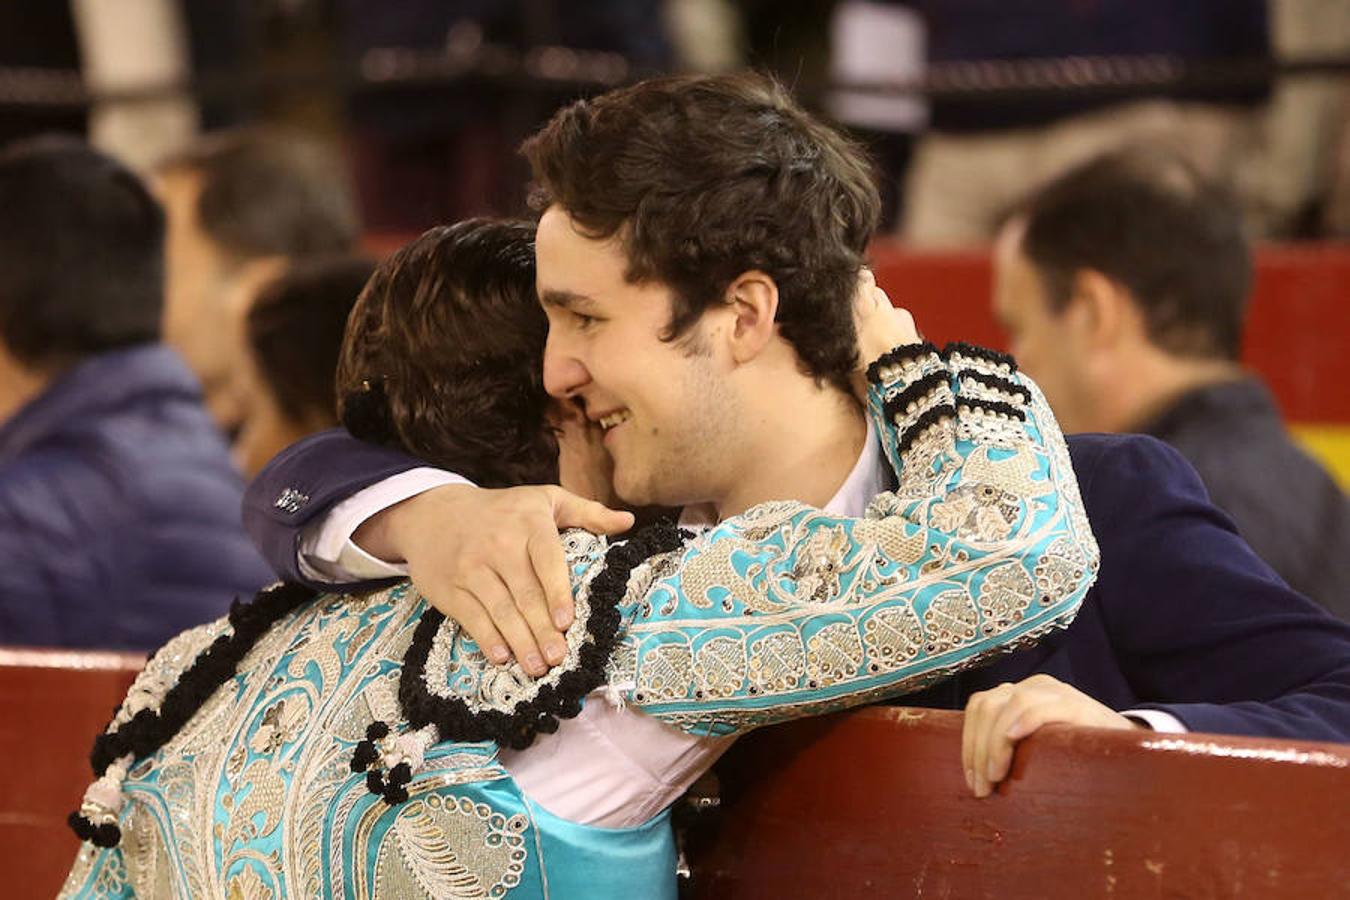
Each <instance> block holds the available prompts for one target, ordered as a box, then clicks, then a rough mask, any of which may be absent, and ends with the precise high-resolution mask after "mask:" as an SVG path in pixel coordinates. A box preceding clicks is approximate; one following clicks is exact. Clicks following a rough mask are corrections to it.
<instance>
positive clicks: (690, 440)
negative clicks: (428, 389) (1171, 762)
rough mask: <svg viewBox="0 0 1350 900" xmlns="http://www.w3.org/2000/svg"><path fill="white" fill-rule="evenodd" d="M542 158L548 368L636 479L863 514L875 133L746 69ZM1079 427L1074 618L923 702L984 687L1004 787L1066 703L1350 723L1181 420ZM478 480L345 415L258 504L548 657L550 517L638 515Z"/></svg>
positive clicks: (555, 602) (1307, 625) (980, 729)
mask: <svg viewBox="0 0 1350 900" xmlns="http://www.w3.org/2000/svg"><path fill="white" fill-rule="evenodd" d="M524 152H525V155H526V156H527V158H528V159H529V161H530V164H531V167H532V169H533V171H534V175H535V179H536V183H537V186H538V192H537V195H536V200H537V203H538V208H539V209H540V210H541V211H542V216H541V219H540V222H539V229H538V235H537V239H536V240H537V244H536V254H537V259H538V283H539V294H540V299H541V301H542V302H543V304H544V307H545V309H546V311H547V314H548V318H549V323H550V332H549V336H548V343H547V347H546V351H545V361H544V377H545V381H546V385H547V388H548V390H549V392H550V393H552V394H553V395H554V396H556V397H560V398H566V399H570V400H572V401H574V402H575V403H576V405H577V406H578V408H579V409H581V410H584V412H585V413H586V415H587V416H588V417H589V418H590V419H591V420H592V421H594V422H595V423H596V425H597V427H599V428H601V429H604V431H605V435H604V444H605V446H606V448H607V449H608V450H609V452H610V454H611V456H612V457H613V461H614V485H615V490H616V493H617V494H618V496H620V497H622V498H623V499H624V500H626V501H628V502H630V503H634V504H659V505H667V506H682V507H684V508H685V512H684V515H685V516H686V517H688V518H691V519H692V518H694V517H723V516H727V515H731V514H734V513H736V512H739V511H741V510H743V509H745V508H746V507H747V506H749V505H752V504H755V503H757V502H760V501H765V500H771V499H797V500H802V501H806V502H809V503H813V504H817V505H826V506H827V507H829V508H832V509H836V510H838V511H841V512H844V513H848V514H856V512H858V511H860V510H861V509H862V507H863V505H864V504H865V502H866V500H867V499H868V498H870V497H871V496H872V495H873V494H875V493H876V491H877V489H878V487H879V485H881V484H883V483H884V481H883V479H884V473H883V472H881V471H880V469H879V460H880V456H879V452H878V451H879V448H878V446H877V444H876V442H875V440H873V439H871V438H869V437H868V433H867V430H866V425H865V423H864V420H863V417H862V415H861V412H860V410H859V409H858V408H857V407H856V405H855V404H854V403H853V401H852V400H851V399H850V397H849V396H848V394H847V391H846V389H845V386H846V383H847V378H848V373H849V371H850V370H851V368H852V366H853V362H854V358H855V355H856V348H855V346H854V344H855V337H854V334H853V328H852V323H851V319H850V298H851V296H852V293H853V290H854V286H855V284H856V279H857V275H858V271H859V268H860V267H861V266H862V264H863V251H864V248H865V247H866V244H867V242H868V240H869V239H870V237H871V235H872V229H873V226H874V224H875V221H876V215H877V199H876V192H875V189H874V187H873V185H872V182H871V180H870V177H869V175H868V172H867V167H866V165H865V163H864V161H863V160H862V159H861V158H860V156H859V155H858V154H857V152H856V151H855V150H854V148H853V147H852V146H851V145H849V144H848V143H847V142H846V141H844V140H843V139H842V138H840V137H839V136H838V135H837V134H835V133H834V132H832V131H831V130H829V129H828V128H826V127H825V126H823V125H822V124H820V123H818V122H816V121H815V120H813V119H812V118H811V117H810V116H808V115H807V114H806V113H805V112H803V111H802V110H801V109H800V108H799V107H797V106H796V105H795V103H793V101H792V100H791V99H790V98H789V97H788V96H787V95H786V93H785V92H784V91H783V90H782V89H781V88H780V87H778V86H777V85H774V84H773V83H772V82H769V81H767V80H765V79H761V78H758V77H755V76H751V75H735V76H720V77H711V78H667V79H658V80H654V81H649V82H644V83H641V84H638V85H635V86H633V87H629V88H625V89H622V90H619V91H615V92H612V93H609V94H606V95H603V96H601V97H598V98H595V99H593V100H586V101H581V102H578V103H576V104H574V105H572V106H570V107H568V108H566V109H564V110H562V111H561V112H559V113H558V114H557V115H556V116H555V117H554V118H553V120H552V121H551V122H550V123H549V124H548V125H547V126H545V128H544V129H543V130H542V131H541V132H540V133H539V134H537V135H536V136H535V137H533V138H531V139H530V141H528V142H527V143H526V145H525V148H524ZM1070 449H1071V453H1072V457H1073V464H1074V467H1075V470H1076V472H1077V475H1078V478H1079V481H1080V484H1081V485H1082V486H1083V490H1084V502H1085V506H1086V508H1087V510H1088V514H1089V516H1090V518H1091V521H1092V524H1093V527H1094V531H1095V533H1096V536H1097V540H1098V543H1099V544H1100V546H1101V549H1102V562H1103V565H1102V571H1101V575H1100V579H1099V581H1098V584H1097V587H1096V588H1094V589H1093V590H1092V592H1090V593H1089V595H1088V599H1087V600H1086V601H1085V603H1084V605H1083V609H1082V610H1081V611H1080V613H1079V616H1078V619H1077V621H1076V622H1075V623H1074V625H1073V626H1072V627H1071V628H1070V629H1069V630H1068V631H1067V632H1065V633H1064V635H1063V636H1062V637H1061V638H1060V639H1058V640H1054V641H1048V642H1045V643H1043V644H1041V645H1038V646H1036V647H1033V648H1030V649H1027V650H1024V651H1021V652H1019V653H1014V654H1012V655H1010V656H1009V657H1007V658H1006V659H1004V660H1002V661H1000V662H998V663H995V664H993V665H990V666H988V667H986V668H985V669H983V670H980V671H978V672H974V673H967V674H966V675H963V676H961V677H960V678H958V679H954V680H952V681H950V682H948V683H946V684H944V685H942V686H941V687H939V688H937V689H935V690H934V691H932V692H930V693H929V694H928V695H926V696H925V697H923V698H915V700H916V702H926V703H931V704H937V705H943V706H952V707H957V708H960V707H967V708H968V709H969V715H968V717H967V725H966V758H965V761H964V762H965V767H966V769H967V771H968V778H969V781H970V783H971V786H972V789H973V790H974V791H975V792H976V793H977V794H981V795H983V794H987V793H988V792H989V790H990V789H991V785H992V784H993V783H995V782H997V781H999V780H1001V779H1002V778H1003V777H1004V775H1005V774H1006V772H1007V771H1008V765H1009V763H1010V760H1011V752H1012V748H1013V746H1014V744H1015V743H1016V741H1018V740H1020V739H1021V738H1022V737H1025V736H1026V735H1027V734H1029V733H1031V732H1032V731H1034V730H1035V729H1036V728H1037V727H1039V726H1040V725H1043V724H1047V723H1049V722H1070V723H1076V724H1087V725H1099V726H1105V727H1120V728H1129V727H1145V723H1147V725H1149V726H1152V727H1158V728H1168V729H1174V730H1178V729H1186V728H1191V729H1196V730H1207V731H1222V732H1230V733H1248V734H1271V735H1276V734H1278V735H1286V736H1295V737H1308V738H1323V739H1334V740H1350V628H1347V627H1345V626H1343V625H1341V624H1340V623H1337V622H1336V621H1335V620H1333V619H1331V618H1330V617H1329V616H1327V615H1325V614H1324V613H1323V612H1321V611H1320V610H1319V609H1317V608H1316V607H1315V606H1313V605H1312V604H1311V603H1309V602H1308V601H1306V600H1304V599H1303V598H1301V597H1299V596H1298V595H1296V594H1294V593H1293V592H1292V591H1290V590H1289V589H1288V588H1287V587H1286V586H1285V585H1283V583H1281V582H1280V581H1279V580H1278V579H1277V578H1275V577H1274V576H1273V574H1272V573H1271V572H1270V570H1269V569H1268V568H1266V567H1265V566H1264V565H1263V564H1262V563H1261V562H1260V561H1259V560H1258V559H1256V557H1255V556H1254V555H1253V554H1252V553H1251V551H1250V549H1249V548H1248V547H1247V546H1246V545H1245V544H1244V543H1243V542H1242V540H1241V539H1240V538H1239V537H1238V536H1237V534H1236V533H1235V532H1234V531H1233V530H1232V528H1231V526H1230V524H1229V523H1228V522H1227V520H1226V519H1224V518H1223V517H1222V516H1221V515H1220V514H1218V513H1217V512H1216V511H1215V510H1214V509H1213V507H1212V506H1210V505H1209V503H1208V501H1207V500H1206V499H1205V496H1204V491H1203V488H1202V487H1201V486H1200V484H1199V481H1198V480H1197V479H1196V476H1195V474H1194V472H1193V471H1192V470H1191V469H1190V468H1189V467H1188V466H1187V465H1186V464H1185V463H1184V461H1182V460H1181V459H1180V457H1179V456H1177V454H1175V453H1174V452H1173V451H1170V450H1169V449H1168V448H1166V447H1165V446H1164V445H1162V444H1161V443H1159V442H1156V441H1152V440H1149V439H1145V438H1134V437H1099V436H1094V437H1087V438H1078V439H1072V440H1071V442H1070ZM455 481H456V479H455V477H454V476H452V475H449V474H446V473H436V472H434V471H431V470H428V469H425V468H420V467H419V466H418V463H417V462H416V461H415V460H410V459H408V458H407V457H403V456H400V455H398V454H392V453H390V452H388V451H386V450H384V449H382V448H377V447H371V446H365V445H361V444H360V443H358V442H355V441H353V440H351V439H350V438H346V437H344V436H342V435H338V434H329V435H327V436H324V437H321V438H318V439H316V440H312V441H310V442H307V443H306V444H303V445H298V446H297V447H296V448H294V449H293V450H292V451H289V452H287V453H286V454H284V455H283V456H282V457H279V459H278V461H277V462H276V463H274V465H273V466H272V467H271V468H270V469H269V470H268V471H266V472H264V473H263V475H262V476H261V477H260V478H259V479H258V480H257V481H255V482H254V485H253V486H252V488H251V491H250V496H249V500H248V502H247V505H246V517H247V520H248V524H249V527H250V530H251V531H252V532H253V533H254V535H255V538H256V539H257V540H258V541H259V543H260V545H261V546H263V547H264V549H265V551H266V552H267V554H268V556H269V558H270V559H271V560H272V562H273V564H274V565H275V566H277V567H278V569H279V571H282V572H284V573H286V574H288V575H290V576H291V577H308V578H311V579H316V578H317V579H319V580H327V581H328V582H329V583H331V582H333V581H355V580H357V579H363V578H378V577H390V576H395V575H398V574H400V573H402V574H408V573H410V574H411V575H412V577H413V579H414V581H416V582H417V584H418V587H419V589H420V590H422V592H423V593H424V594H425V595H426V596H427V598H428V599H429V600H430V601H431V602H432V603H433V604H434V605H435V606H437V608H439V609H441V610H442V611H444V612H446V614H447V615H450V616H452V617H454V618H456V619H458V620H459V621H460V622H462V623H463V624H464V626H465V628H466V630H468V631H469V633H470V634H472V635H473V637H474V638H475V640H476V641H477V642H478V643H479V645H480V646H482V647H484V648H486V650H487V652H488V653H489V654H490V655H493V656H495V657H496V658H498V659H504V658H505V657H506V656H507V655H508V653H514V654H515V656H516V657H517V659H519V660H520V661H521V663H522V665H523V666H525V667H526V668H527V669H528V670H530V671H532V672H537V671H542V670H543V669H544V668H545V667H546V666H547V663H548V662H552V661H554V660H555V659H556V658H560V654H559V653H558V652H557V651H558V646H557V642H558V641H559V635H558V632H557V628H558V627H562V626H565V625H566V624H567V622H568V616H567V613H566V610H567V609H570V595H569V594H568V593H567V591H566V580H565V578H562V577H561V572H560V571H558V568H559V567H558V566H557V565H556V564H555V563H556V562H557V560H556V559H555V560H551V559H550V558H549V557H548V554H547V549H546V548H547V546H550V545H551V546H555V547H556V528H557V527H558V526H561V525H579V526H583V527H589V528H591V529H592V530H602V529H615V528H622V527H624V526H625V525H626V524H627V517H626V516H622V515H619V514H613V513H610V512H608V511H606V510H603V509H602V508H599V507H597V506H595V505H586V504H584V503H583V502H582V501H579V500H578V499H577V498H574V497H572V496H570V495H567V494H564V493H563V492H561V491H560V490H558V489H557V488H545V487H539V488H515V489H511V490H508V491H496V492H489V491H481V490H479V489H477V488H474V487H472V486H469V485H466V484H464V483H463V482H462V479H460V480H459V483H454V482H455ZM437 485H441V486H440V487H436V486H437ZM428 488H432V489H430V490H429V489H428ZM363 523H364V524H363ZM358 527H359V528H360V530H359V531H358ZM353 535H355V539H353ZM297 551H298V552H297ZM383 560H406V561H407V565H406V568H405V567H403V566H401V565H392V564H390V563H388V562H384V561H383ZM1070 568H1072V566H1071V567H1070ZM1045 577H1047V578H1052V577H1053V573H1046V576H1045ZM550 610H553V611H554V614H553V616H552V619H551V618H550ZM1275 624H1278V625H1279V628H1278V629H1275V628H1273V627H1272V626H1273V625H1275ZM1258 661H1259V662H1258ZM1119 711H1126V712H1127V713H1128V714H1129V715H1128V717H1127V716H1126V715H1125V714H1122V712H1119Z"/></svg>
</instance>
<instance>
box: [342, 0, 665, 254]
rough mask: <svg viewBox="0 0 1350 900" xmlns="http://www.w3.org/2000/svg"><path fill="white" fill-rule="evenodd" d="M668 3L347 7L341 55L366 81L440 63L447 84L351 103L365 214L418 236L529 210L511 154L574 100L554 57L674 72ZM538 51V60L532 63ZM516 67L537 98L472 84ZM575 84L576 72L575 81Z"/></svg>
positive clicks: (395, 90) (492, 1)
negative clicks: (561, 51) (547, 51)
mask: <svg viewBox="0 0 1350 900" xmlns="http://www.w3.org/2000/svg"><path fill="white" fill-rule="evenodd" d="M663 6H664V4H663V2H662V0H588V2H586V3H564V2H561V0H387V2H382V3H369V2H366V0H340V2H339V10H340V16H339V19H340V21H341V30H342V35H341V46H342V52H343V53H344V54H345V56H346V57H347V61H348V63H349V64H350V65H352V66H353V67H354V68H356V69H358V70H359V71H362V72H383V71H388V70H390V69H397V68H398V67H399V65H400V63H401V62H406V61H408V60H412V61H413V63H412V64H413V65H415V64H416V62H417V61H421V62H422V63H423V64H425V63H426V62H427V61H428V60H435V61H436V63H437V65H438V66H439V70H440V72H441V74H442V76H444V74H446V73H447V72H448V73H449V74H450V75H458V76H459V77H458V78H452V79H449V80H446V79H444V78H443V77H442V79H441V80H437V79H436V78H430V79H425V80H422V81H420V82H413V83H406V84H404V85H402V86H399V87H392V86H389V85H386V86H385V88H384V89H383V90H381V91H379V92H377V93H369V94H358V95H355V96H353V97H352V98H351V103H350V111H351V124H352V132H353V138H354V140H353V150H354V157H355V161H356V168H357V173H358V182H359V184H360V190H361V205H362V209H363V210H364V212H365V215H366V219H367V221H368V222H369V223H370V224H371V226H372V227H373V228H378V229H386V230H398V231H407V232H420V231H422V230H424V229H426V228H428V227H430V226H432V225H436V224H441V223H444V222H447V221H454V220H458V219H463V218H466V217H468V216H473V215H481V214H484V213H491V212H495V213H499V214H500V213H512V212H518V211H522V210H524V208H525V203H524V201H525V194H524V191H523V189H522V188H523V186H524V184H525V180H526V178H525V171H524V169H523V167H522V166H521V163H520V161H519V160H518V158H517V157H516V154H515V148H516V145H517V144H519V143H520V141H521V140H523V139H524V138H525V137H526V135H528V134H530V133H531V132H533V131H534V129H535V128H536V127H538V126H539V125H540V124H541V123H542V122H544V121H545V120H546V119H547V118H548V117H549V116H550V115H552V113H553V111H554V110H555V109H556V108H557V107H558V106H559V105H561V104H562V103H563V102H566V101H567V100H570V99H573V98H574V96H575V92H576V90H577V88H576V87H575V86H573V85H571V84H570V82H569V77H570V75H569V72H568V71H567V68H566V61H565V59H560V60H558V61H557V65H558V68H557V69H556V70H555V69H549V70H547V71H545V69H544V68H543V67H542V65H541V64H540V62H539V60H540V57H538V55H537V54H539V53H540V51H541V50H543V49H544V48H548V47H564V48H568V49H570V50H585V51H597V52H608V53H612V54H615V55H616V57H617V60H616V62H617V65H618V66H620V67H622V68H621V69H620V70H619V71H618V72H617V73H616V74H617V78H618V79H619V80H624V79H627V78H634V77H637V76H638V75H639V74H642V73H648V74H649V73H652V72H657V71H662V70H665V69H667V68H669V66H670V64H671V63H672V61H673V51H672V48H671V44H670V40H669V37H668V35H667V31H666V18H665V16H664V15H663V13H664V9H663ZM531 51H533V52H534V54H536V55H535V56H534V57H531ZM517 61H519V62H520V69H519V72H520V74H521V75H523V76H524V77H525V78H526V79H530V78H533V79H535V80H534V81H533V82H527V84H528V86H529V87H530V88H532V89H531V90H521V89H520V85H519V84H518V83H516V84H513V83H510V82H504V81H503V80H501V79H493V78H491V77H487V78H476V77H475V75H476V74H485V73H486V72H490V71H492V70H493V69H494V67H495V68H497V69H507V70H509V69H510V68H511V67H512V66H514V65H515V64H516V63H517ZM572 74H575V73H572Z"/></svg>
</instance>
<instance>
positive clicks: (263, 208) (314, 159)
mask: <svg viewBox="0 0 1350 900" xmlns="http://www.w3.org/2000/svg"><path fill="white" fill-rule="evenodd" d="M156 174H157V179H156V180H157V185H158V188H159V192H160V196H161V198H162V199H163V201H164V204H165V207H166V209H167V212H168V216H169V240H168V258H167V263H168V270H167V271H168V290H167V299H166V308H165V317H164V323H165V325H164V328H165V331H164V336H165V340H166V341H168V342H169V344H171V345H172V346H173V347H174V348H175V349H176V350H178V352H179V353H181V354H182V355H183V357H184V358H185V359H186V360H187V362H188V365H189V366H190V367H191V368H192V370H193V371H194V372H196V374H197V377H198V378H200V379H201V381H202V386H203V388H204V390H205V392H206V399H207V406H208V408H209V409H210V410H211V413H212V415H213V417H214V418H215V419H216V422H217V423H218V424H219V425H220V426H221V427H222V428H224V429H225V430H226V431H234V430H235V429H236V428H237V427H238V426H239V420H240V416H241V411H240V409H239V398H238V396H237V395H236V394H235V393H234V391H233V390H232V385H233V384H234V382H235V380H236V379H235V377H234V375H235V373H234V372H233V371H232V366H233V365H234V361H235V360H236V359H237V358H238V357H239V355H240V351H241V348H239V347H238V346H236V345H235V344H234V343H233V342H231V341H230V340H227V339H225V338H224V337H223V336H224V335H231V334H236V333H237V330H235V329H232V328H231V318H232V316H234V315H237V313H238V311H239V310H238V306H239V305H240V304H241V303H242V302H244V301H242V300H241V299H240V298H241V297H251V296H252V294H253V293H254V292H255V291H256V289H257V287H258V286H259V285H260V284H261V282H262V281H264V280H267V279H269V278H270V277H272V276H274V275H275V274H276V273H277V272H278V271H279V270H280V269H281V268H282V267H283V266H284V264H285V263H286V262H288V261H294V260H297V259H303V258H305V257H310V256H320V255H334V254H343V253H348V252H350V251H351V250H352V248H353V247H354V245H355V243H356V241H357V238H358V237H359V235H360V219H359V216H358V215H357V211H356V203H355V200H354V197H353V194H352V191H351V187H350V184H349V179H348V176H347V172H346V168H345V166H344V165H343V163H342V161H341V160H340V159H338V158H337V157H336V156H335V155H334V154H333V153H331V152H330V151H329V150H328V149H327V148H326V147H324V146H322V145H320V144H319V143H317V142H315V141H313V140H311V139H306V138H304V137H302V136H300V135H295V134H289V133H281V132H272V131H265V130H239V131H227V132H221V133H219V134H214V135H206V136H205V137H203V138H202V139H201V140H200V141H199V142H198V143H197V144H195V145H194V146H192V147H190V148H188V149H187V150H185V151H184V152H183V153H180V154H178V155H176V156H173V157H171V158H169V159H167V160H165V161H164V162H163V163H161V164H160V165H159V167H158V168H157V170H156Z"/></svg>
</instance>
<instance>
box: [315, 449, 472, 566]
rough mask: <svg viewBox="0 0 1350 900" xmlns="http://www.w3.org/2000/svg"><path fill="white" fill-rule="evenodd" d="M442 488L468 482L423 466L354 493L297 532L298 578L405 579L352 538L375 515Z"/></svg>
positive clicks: (470, 483)
mask: <svg viewBox="0 0 1350 900" xmlns="http://www.w3.org/2000/svg"><path fill="white" fill-rule="evenodd" d="M447 484H468V485H472V484H473V482H471V481H469V480H468V479H467V478H461V477H460V476H458V475H456V474H454V473H453V472H446V471H444V470H442V469H432V468H429V467H425V466H424V467H422V468H417V469H410V470H408V471H407V472H400V473H399V474H397V475H391V476H389V477H388V478H386V479H384V480H383V481H377V482H375V483H374V484H372V485H371V486H370V487H368V488H365V489H363V490H360V491H357V492H356V493H355V494H353V495H351V496H350V497H348V498H347V499H346V500H343V501H342V502H341V503H339V504H337V505H336V506H334V507H333V508H332V509H331V510H329V511H328V514H327V515H325V516H324V517H323V518H322V519H318V520H317V521H314V522H311V523H310V524H309V525H307V526H305V528H304V530H303V531H301V532H300V550H299V563H300V571H301V573H302V574H304V576H305V577H306V578H308V579H310V580H311V581H317V582H327V583H336V582H345V581H371V580H374V579H377V578H398V577H401V576H406V575H407V574H408V567H407V565H406V564H404V563H392V562H388V561H386V560H383V559H379V558H377V557H374V556H371V555H370V554H369V553H367V552H366V551H364V550H362V549H361V548H360V547H359V546H357V544H356V542H355V541H353V540H352V535H353V534H355V533H356V530H357V529H358V528H360V527H361V526H362V525H363V524H364V523H365V522H366V520H367V519H370V518H371V517H372V516H374V515H376V514H377V513H381V512H384V511H385V510H386V509H388V508H389V507H391V506H393V505H394V504H396V503H402V502H403V501H404V500H407V499H408V498H409V497H415V496H417V495H418V494H422V493H425V492H427V491H429V490H431V489H432V488H438V487H443V486H445V485H447Z"/></svg>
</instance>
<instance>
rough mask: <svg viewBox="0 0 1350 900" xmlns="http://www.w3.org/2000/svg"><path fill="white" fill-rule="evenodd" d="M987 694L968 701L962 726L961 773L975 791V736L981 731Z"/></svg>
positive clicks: (980, 694) (979, 694)
mask: <svg viewBox="0 0 1350 900" xmlns="http://www.w3.org/2000/svg"><path fill="white" fill-rule="evenodd" d="M985 696H986V695H985V694H984V693H978V694H972V695H971V697H970V699H969V700H968V701H966V716H965V719H964V721H963V723H962V725H961V771H962V773H964V774H965V776H966V787H968V788H970V789H971V790H972V791H973V790H975V735H976V733H977V732H978V731H979V729H980V725H979V721H980V708H981V707H982V706H983V705H984V701H985Z"/></svg>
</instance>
